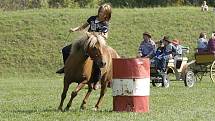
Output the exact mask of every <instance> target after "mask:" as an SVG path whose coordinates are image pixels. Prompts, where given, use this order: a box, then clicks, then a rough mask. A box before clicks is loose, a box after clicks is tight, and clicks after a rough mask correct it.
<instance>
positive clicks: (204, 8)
mask: <svg viewBox="0 0 215 121" xmlns="http://www.w3.org/2000/svg"><path fill="white" fill-rule="evenodd" d="M201 10H202V11H208V5H207V2H206V1H203V4H202V6H201Z"/></svg>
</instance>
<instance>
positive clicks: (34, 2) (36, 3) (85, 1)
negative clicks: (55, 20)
mask: <svg viewBox="0 0 215 121" xmlns="http://www.w3.org/2000/svg"><path fill="white" fill-rule="evenodd" d="M206 1H207V3H208V5H209V6H215V0H206ZM202 2H203V0H1V2H0V9H3V10H19V9H31V8H94V7H97V6H99V5H100V4H102V3H111V4H112V6H113V7H117V8H124V7H125V8H143V7H166V6H184V5H190V6H200V5H201V4H202Z"/></svg>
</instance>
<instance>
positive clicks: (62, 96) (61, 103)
mask: <svg viewBox="0 0 215 121" xmlns="http://www.w3.org/2000/svg"><path fill="white" fill-rule="evenodd" d="M69 85H70V83H68V82H65V81H64V86H63V92H62V94H61V101H60V105H59V107H58V110H61V111H63V109H62V107H63V102H64V99H65V98H66V93H67V91H68V89H69Z"/></svg>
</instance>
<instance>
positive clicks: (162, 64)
mask: <svg viewBox="0 0 215 121" xmlns="http://www.w3.org/2000/svg"><path fill="white" fill-rule="evenodd" d="M162 41H163V44H164V49H163V53H162V54H161V56H160V58H155V63H156V65H157V68H158V69H159V70H160V71H162V72H166V68H167V64H168V61H169V59H171V58H172V53H174V52H176V48H175V46H174V45H172V43H171V42H170V40H169V37H168V36H164V38H163V40H162Z"/></svg>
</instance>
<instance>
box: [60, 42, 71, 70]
mask: <svg viewBox="0 0 215 121" xmlns="http://www.w3.org/2000/svg"><path fill="white" fill-rule="evenodd" d="M71 47H72V44H70V45H67V46H65V47H64V48H63V49H62V54H63V62H64V64H65V62H66V60H67V58H68V57H69V54H70V51H71ZM56 73H59V74H62V73H64V68H61V69H59V70H58V71H57V72H56Z"/></svg>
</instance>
